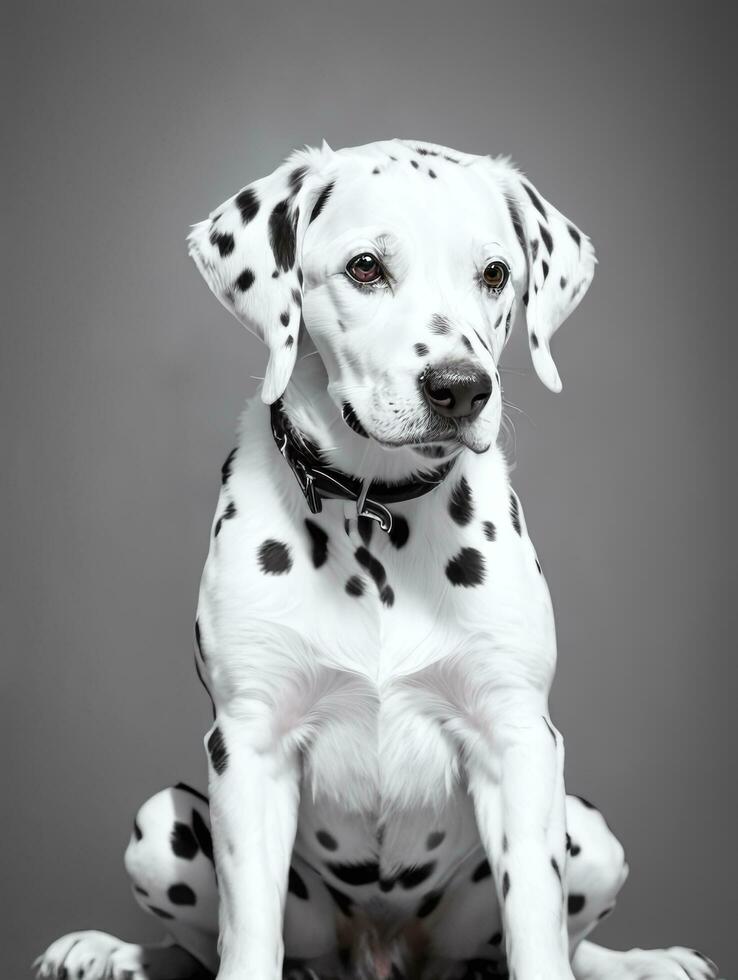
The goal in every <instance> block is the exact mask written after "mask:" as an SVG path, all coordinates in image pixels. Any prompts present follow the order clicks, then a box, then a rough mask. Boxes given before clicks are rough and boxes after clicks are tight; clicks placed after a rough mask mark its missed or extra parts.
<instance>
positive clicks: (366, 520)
mask: <svg viewBox="0 0 738 980" xmlns="http://www.w3.org/2000/svg"><path fill="white" fill-rule="evenodd" d="M356 524H357V527H358V528H359V536H360V538H361V540H362V541H363V542H364V544H365V545H366V546H367V547H368V546H369V544H370V542H371V540H372V531H373V530H374V521H373V520H372V519H371V517H364V515H363V514H362V515H360V516H359V517H357V519H356Z"/></svg>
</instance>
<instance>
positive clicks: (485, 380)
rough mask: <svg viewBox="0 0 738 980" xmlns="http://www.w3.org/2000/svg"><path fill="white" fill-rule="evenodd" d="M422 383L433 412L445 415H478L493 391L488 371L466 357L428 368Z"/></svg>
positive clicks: (450, 416)
mask: <svg viewBox="0 0 738 980" xmlns="http://www.w3.org/2000/svg"><path fill="white" fill-rule="evenodd" d="M421 384H422V389H423V394H424V395H425V399H426V401H427V402H428V404H429V405H430V407H431V408H432V409H433V411H434V412H435V413H436V415H443V416H444V418H448V419H466V418H470V417H472V416H476V415H479V413H480V412H481V411H482V409H483V408H484V406H485V405H486V404H487V402H488V401H489V396H490V395H491V394H492V379H491V378H490V376H489V375H488V374H487V372H486V371H482V370H481V369H480V368H477V367H475V366H474V365H473V364H471V363H469V362H467V361H464V362H461V363H457V364H444V365H443V366H441V367H436V368H430V370H428V371H427V372H426V373H425V374H424V375H423V377H422V382H421Z"/></svg>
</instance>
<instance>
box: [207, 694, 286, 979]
mask: <svg viewBox="0 0 738 980" xmlns="http://www.w3.org/2000/svg"><path fill="white" fill-rule="evenodd" d="M271 742H272V740H271V739H270V738H268V737H265V735H264V729H263V726H259V728H258V729H256V728H255V727H254V725H253V724H252V722H251V721H245V720H244V718H243V717H242V712H241V711H239V717H232V716H229V715H228V714H227V713H223V712H221V711H219V712H218V715H217V718H216V721H215V723H214V725H213V727H212V728H211V730H210V732H208V734H207V736H206V738H205V745H206V748H207V752H208V760H209V773H210V777H209V783H210V814H211V822H212V831H213V845H214V852H215V865H216V869H217V873H218V889H219V894H220V938H219V953H220V970H219V971H218V980H280V978H281V975H282V960H283V955H284V947H283V942H282V919H283V914H284V903H285V894H286V891H287V880H288V875H289V868H290V859H291V855H292V847H293V844H294V840H295V833H296V827H297V810H298V802H299V758H298V753H297V750H296V749H286V748H284V747H283V746H281V745H274V744H271Z"/></svg>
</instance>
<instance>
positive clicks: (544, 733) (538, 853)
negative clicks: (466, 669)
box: [468, 695, 572, 980]
mask: <svg viewBox="0 0 738 980" xmlns="http://www.w3.org/2000/svg"><path fill="white" fill-rule="evenodd" d="M487 717H489V718H490V719H491V720H490V723H489V726H488V729H489V731H488V737H487V738H485V739H484V740H483V746H479V748H481V749H482V751H476V752H474V753H472V755H471V757H470V759H469V769H468V771H469V786H470V791H471V794H472V797H473V800H474V806H475V813H476V818H477V823H478V826H479V832H480V836H481V839H482V843H483V844H484V847H485V850H486V852H487V855H488V858H489V862H490V866H491V868H492V872H493V875H494V877H495V882H496V886H497V892H498V895H499V900H500V906H501V909H502V919H503V924H504V932H505V942H506V950H507V958H508V966H509V968H510V976H511V977H512V976H515V978H516V980H570V978H571V977H572V973H571V969H570V966H569V957H568V943H567V927H566V912H565V901H566V899H565V895H564V885H563V882H564V880H565V878H564V865H565V861H566V826H565V809H564V806H565V793H564V744H563V739H562V738H561V735H560V734H559V733H558V732H557V731H556V730H555V729H554V728H553V726H552V725H551V723H550V721H549V718H548V710H547V706H546V703H545V700H544V699H542V698H540V697H531V698H529V697H527V696H525V695H524V696H522V697H518V696H513V697H509V696H508V697H506V698H504V699H501V700H500V703H498V704H496V705H495V706H494V710H493V711H492V713H491V715H488V716H487Z"/></svg>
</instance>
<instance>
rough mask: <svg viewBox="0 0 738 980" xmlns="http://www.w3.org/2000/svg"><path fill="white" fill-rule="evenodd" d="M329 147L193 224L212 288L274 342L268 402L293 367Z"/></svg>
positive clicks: (293, 161) (291, 163)
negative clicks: (306, 245) (308, 250)
mask: <svg viewBox="0 0 738 980" xmlns="http://www.w3.org/2000/svg"><path fill="white" fill-rule="evenodd" d="M331 152H332V151H331V150H330V147H329V146H328V144H327V143H324V144H323V147H322V149H321V150H311V149H305V150H300V151H298V152H296V153H294V154H293V155H292V156H291V157H290V158H289V159H288V160H287V161H286V162H285V163H283V164H282V165H281V166H280V167H278V168H277V169H276V170H275V171H274V173H273V174H270V175H269V176H268V177H263V178H262V179H261V180H256V181H254V183H253V184H249V185H248V187H244V188H243V190H241V191H239V192H238V194H235V195H234V196H233V197H231V198H229V199H228V200H227V201H225V202H224V203H223V204H222V205H221V206H220V207H219V208H216V210H215V211H213V212H212V213H211V215H210V217H209V218H208V219H207V220H206V221H200V222H199V223H198V224H196V225H193V226H192V231H191V232H190V234H189V235H188V237H187V245H188V251H189V254H190V255H191V256H192V258H193V259H194V260H195V264H196V265H197V268H198V269H199V270H200V272H201V273H202V275H203V277H204V279H205V282H206V283H207V284H208V286H209V287H210V289H211V290H212V291H213V293H214V294H215V295H216V296H217V298H218V299H219V300H220V302H221V303H222V304H223V306H225V308H226V309H227V310H228V311H229V312H230V313H233V315H234V316H235V317H236V318H237V319H238V320H239V321H240V322H241V323H242V324H243V325H244V326H245V327H246V329H247V330H250V331H251V333H253V334H255V335H256V336H257V337H258V338H259V339H260V340H263V341H264V343H265V344H266V345H267V347H268V348H269V361H268V364H267V368H266V374H265V377H264V385H263V387H262V391H261V397H262V401H264V402H266V403H267V404H268V405H269V404H271V403H272V402H274V401H276V400H277V398H279V397H280V395H282V393H283V392H284V389H285V388H286V387H287V382H288V381H289V379H290V375H291V374H292V369H293V368H294V366H295V360H296V357H297V342H298V339H299V330H300V324H301V310H302V270H301V268H300V262H301V253H302V240H303V237H304V234H305V229H306V228H307V226H308V224H309V223H310V219H311V213H312V212H313V210H314V209H315V208H317V203H316V202H317V200H318V198H319V196H320V194H321V189H323V190H324V189H325V188H324V187H323V185H322V184H321V181H320V178H319V167H320V164H321V162H323V161H324V158H325V155H327V154H330V153H331ZM328 193H330V191H329V192H328ZM326 196H327V195H326Z"/></svg>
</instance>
